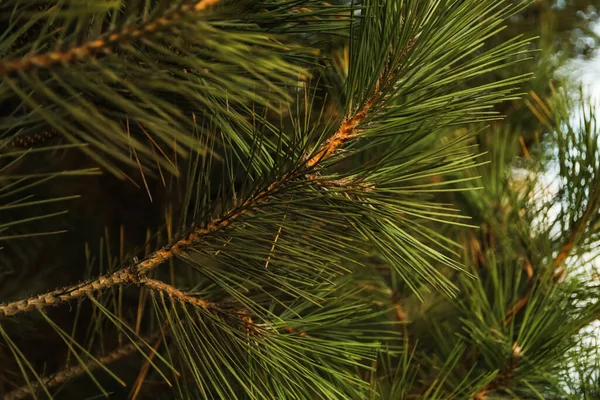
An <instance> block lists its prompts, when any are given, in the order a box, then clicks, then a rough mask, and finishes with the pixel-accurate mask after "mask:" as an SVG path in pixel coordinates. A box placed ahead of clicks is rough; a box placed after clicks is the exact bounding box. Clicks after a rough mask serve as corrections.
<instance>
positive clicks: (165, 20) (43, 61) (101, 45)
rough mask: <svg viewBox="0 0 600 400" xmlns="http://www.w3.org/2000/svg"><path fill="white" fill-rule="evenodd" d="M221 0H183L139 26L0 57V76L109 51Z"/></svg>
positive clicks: (66, 62) (67, 62)
mask: <svg viewBox="0 0 600 400" xmlns="http://www.w3.org/2000/svg"><path fill="white" fill-rule="evenodd" d="M220 1H221V0H200V1H197V2H196V3H187V4H182V5H180V6H178V7H175V8H173V9H171V10H169V11H167V12H166V13H165V14H164V15H163V16H162V17H160V18H157V19H154V20H148V21H145V22H144V24H143V25H142V26H140V27H132V26H126V27H124V28H123V29H122V30H121V31H119V32H108V33H106V34H104V35H101V36H100V37H98V38H97V39H95V40H91V41H88V42H86V43H84V44H83V45H81V46H76V47H72V48H70V49H67V50H64V51H52V52H47V53H41V54H30V55H26V56H24V57H22V58H18V59H14V60H0V76H5V75H8V74H11V73H13V72H16V71H25V70H29V69H33V68H48V67H51V66H53V65H57V64H69V63H72V62H74V61H77V60H80V59H84V58H86V57H94V56H96V55H97V54H101V53H105V54H108V53H110V52H111V49H112V48H114V47H116V46H119V45H121V44H122V43H123V42H125V41H126V40H135V39H138V38H140V37H143V36H144V35H146V34H148V33H152V32H156V31H157V30H159V29H161V28H163V27H167V26H169V25H170V24H171V23H172V22H173V21H177V20H179V19H181V18H183V17H185V16H186V15H189V14H190V13H200V12H202V11H204V10H206V9H208V8H209V7H212V6H214V5H215V4H217V3H219V2H220Z"/></svg>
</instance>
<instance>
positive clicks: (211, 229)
mask: <svg viewBox="0 0 600 400" xmlns="http://www.w3.org/2000/svg"><path fill="white" fill-rule="evenodd" d="M205 1H207V2H208V0H205ZM213 1H214V0H213ZM201 3H203V2H200V3H198V4H201ZM378 90H379V85H377V88H376V91H375V92H374V94H373V95H372V96H371V97H370V99H369V101H367V103H366V104H365V105H364V106H363V108H362V109H360V110H358V111H357V112H355V113H354V115H353V116H349V117H346V118H345V119H344V121H343V122H342V124H341V125H340V127H339V128H338V130H337V131H336V132H335V133H334V134H333V135H332V136H331V138H329V139H328V140H327V141H325V142H324V143H323V144H322V145H321V146H320V147H319V149H318V150H317V151H316V152H315V154H313V155H309V154H307V155H305V157H303V159H304V163H303V164H304V166H303V167H304V169H308V168H311V167H312V168H314V167H316V166H317V165H318V164H319V163H321V162H323V161H324V160H326V159H328V158H330V157H331V156H332V155H333V154H334V153H335V152H336V150H337V149H339V148H340V147H341V146H342V145H343V144H345V143H346V142H347V141H348V140H350V139H352V138H354V137H356V135H357V134H358V130H359V125H360V124H361V122H363V121H364V120H365V118H367V115H368V113H369V111H370V109H371V107H372V106H373V104H374V102H375V99H376V98H377V96H378V95H379V92H378ZM295 176H297V175H296V174H295V173H294V172H293V171H292V172H288V173H287V174H285V175H283V176H282V177H280V178H279V179H276V180H275V181H274V182H273V183H271V184H270V185H269V186H268V187H267V189H265V190H263V191H261V192H260V193H258V194H257V195H256V196H254V197H251V198H249V199H247V200H246V201H245V202H243V203H242V204H241V205H240V206H238V207H234V208H233V209H232V210H231V211H228V212H226V213H225V214H223V216H221V217H218V218H216V219H214V220H212V221H211V222H209V223H208V224H207V225H206V227H204V228H199V229H196V230H194V231H193V232H192V233H191V234H189V235H188V236H187V237H185V238H183V239H180V240H178V241H177V242H175V243H174V244H173V245H171V246H170V247H167V248H163V249H161V250H158V251H156V252H154V253H153V254H151V255H150V256H149V257H148V258H146V259H145V260H142V261H140V262H138V263H136V264H133V265H132V266H130V267H127V268H124V269H122V270H119V271H116V272H113V273H111V274H108V275H104V276H101V277H99V278H96V279H95V280H89V281H86V282H83V283H80V284H77V285H74V286H71V287H67V288H64V289H59V290H55V291H52V292H48V293H44V294H41V295H38V296H34V297H30V298H29V299H24V300H18V301H15V302H11V303H8V304H3V305H0V317H9V316H14V315H18V314H21V313H25V312H29V311H33V310H35V309H44V308H47V307H49V306H55V305H59V304H62V303H66V302H70V301H73V300H75V299H78V298H81V297H89V296H90V295H92V294H94V293H97V292H100V291H102V290H105V289H108V288H110V287H113V286H117V285H129V284H139V283H141V282H142V280H143V279H144V277H145V276H146V275H147V274H148V273H149V272H150V271H152V270H154V269H156V268H157V267H158V266H159V265H161V264H163V263H165V262H166V261H169V260H171V259H173V258H175V257H176V256H178V255H180V254H183V253H185V251H186V250H187V249H188V248H189V247H191V246H194V245H198V244H200V243H201V242H202V240H203V239H204V238H205V237H206V236H207V235H209V234H211V233H215V232H217V231H221V230H224V229H225V228H227V227H229V226H230V225H231V224H232V223H233V222H235V221H236V220H238V219H239V218H240V217H242V216H245V215H247V214H249V213H250V212H251V211H253V210H255V209H256V208H258V207H260V206H262V205H264V204H265V203H267V202H268V201H269V200H270V199H271V193H272V192H274V191H276V190H277V189H279V188H280V186H282V185H283V184H284V183H286V182H287V181H289V180H290V179H292V178H294V177H295ZM306 179H308V180H313V179H315V176H314V175H306Z"/></svg>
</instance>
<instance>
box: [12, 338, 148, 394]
mask: <svg viewBox="0 0 600 400" xmlns="http://www.w3.org/2000/svg"><path fill="white" fill-rule="evenodd" d="M158 337H159V336H158V335H157V334H155V335H150V336H148V337H146V338H143V339H141V340H138V341H136V342H133V343H129V344H127V345H125V346H122V347H119V348H117V349H115V350H113V351H112V352H110V353H108V354H107V355H105V356H102V357H98V358H97V359H96V360H92V361H89V362H88V363H87V364H85V365H83V364H77V365H73V366H69V367H65V368H64V369H62V370H60V371H59V372H56V373H54V374H52V375H49V376H47V377H46V378H43V379H42V383H41V384H40V382H34V383H33V384H32V385H31V386H29V385H24V386H21V387H19V388H17V389H15V390H13V391H11V392H9V393H7V394H6V395H4V397H3V398H2V399H3V400H20V399H26V398H28V397H30V396H31V395H32V394H34V391H36V390H37V389H39V388H41V387H42V385H43V386H44V387H46V388H48V389H49V388H53V387H56V386H59V385H61V384H63V383H65V382H68V381H69V380H71V379H73V378H75V377H78V376H80V375H83V374H84V373H86V372H89V371H92V370H94V369H96V368H98V366H99V365H107V364H110V363H113V362H115V361H118V360H121V359H123V358H125V357H127V356H129V355H131V354H133V353H135V352H136V351H137V350H138V349H139V347H140V345H144V344H145V343H147V342H150V341H153V340H155V339H157V338H158Z"/></svg>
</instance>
